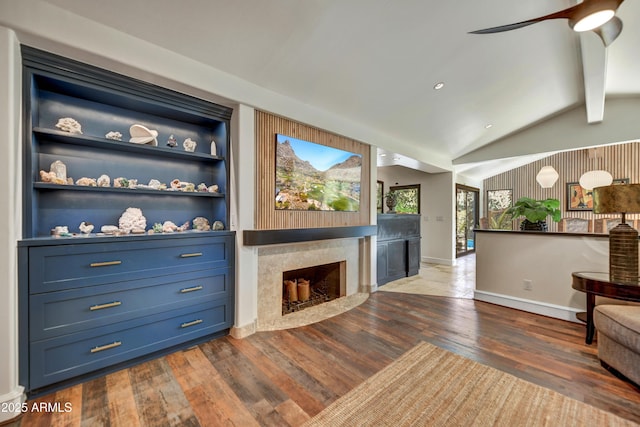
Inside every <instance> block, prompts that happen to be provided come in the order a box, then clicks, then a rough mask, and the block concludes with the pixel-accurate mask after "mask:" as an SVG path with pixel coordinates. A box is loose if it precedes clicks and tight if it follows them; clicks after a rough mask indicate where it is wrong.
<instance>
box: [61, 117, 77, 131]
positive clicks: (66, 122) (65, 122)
mask: <svg viewBox="0 0 640 427" xmlns="http://www.w3.org/2000/svg"><path fill="white" fill-rule="evenodd" d="M56 127H57V128H58V129H60V130H61V131H64V132H69V133H79V134H82V126H81V125H80V123H78V122H77V121H76V120H75V119H72V118H71V117H63V118H61V119H58V123H56Z"/></svg>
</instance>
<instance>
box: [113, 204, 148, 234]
mask: <svg viewBox="0 0 640 427" xmlns="http://www.w3.org/2000/svg"><path fill="white" fill-rule="evenodd" d="M118 225H119V228H120V231H122V232H124V233H127V234H128V233H133V234H142V233H144V232H145V229H146V228H147V219H146V218H145V217H144V215H142V210H141V209H140V208H127V210H125V211H124V213H123V214H122V215H121V216H120V219H119V220H118Z"/></svg>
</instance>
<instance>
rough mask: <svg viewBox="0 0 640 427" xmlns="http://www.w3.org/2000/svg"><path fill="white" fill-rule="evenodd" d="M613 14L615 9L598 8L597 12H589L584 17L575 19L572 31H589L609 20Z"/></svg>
mask: <svg viewBox="0 0 640 427" xmlns="http://www.w3.org/2000/svg"><path fill="white" fill-rule="evenodd" d="M615 14H616V11H615V10H612V9H606V10H599V11H597V12H594V13H591V14H589V15H587V16H585V17H584V18H581V19H580V20H578V21H576V22H575V24H573V27H572V28H573V31H577V32H583V31H591V30H593V29H594V28H598V27H599V26H601V25H603V24H605V23H607V22H609V20H610V19H611V18H613V15H615Z"/></svg>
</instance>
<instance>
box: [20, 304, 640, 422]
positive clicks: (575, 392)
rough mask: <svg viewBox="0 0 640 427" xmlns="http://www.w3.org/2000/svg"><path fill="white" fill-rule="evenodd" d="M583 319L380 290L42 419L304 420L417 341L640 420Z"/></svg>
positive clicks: (63, 395) (83, 396)
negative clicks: (333, 312)
mask: <svg viewBox="0 0 640 427" xmlns="http://www.w3.org/2000/svg"><path fill="white" fill-rule="evenodd" d="M584 333H585V330H584V326H582V325H579V324H574V323H570V322H565V321H561V320H557V319H552V318H548V317H543V316H538V315H534V314H530V313H525V312H521V311H517V310H512V309H508V308H505V307H501V306H497V305H492V304H488V303H484V302H478V301H474V300H469V299H456V298H448V297H437V296H424V295H411V294H401V293H391V292H377V293H375V294H373V295H371V297H370V298H369V299H368V300H367V301H366V302H365V303H364V304H362V305H361V306H359V307H357V308H355V309H353V310H351V311H349V312H347V313H344V314H341V315H339V316H336V317H333V318H330V319H328V320H325V321H322V322H320V323H317V324H314V325H310V326H305V327H301V328H296V329H291V330H286V331H277V332H260V333H256V334H254V335H252V336H250V337H248V338H246V339H242V340H236V339H233V338H230V337H226V338H222V339H218V340H215V341H210V342H207V343H204V344H201V345H199V346H197V347H194V348H191V349H188V350H185V351H181V352H177V353H174V354H171V355H168V356H166V357H162V358H159V359H156V360H152V361H149V362H145V363H142V364H140V365H137V366H135V367H132V368H130V369H125V370H122V371H119V372H116V373H113V374H110V375H107V376H106V377H101V378H98V379H95V380H92V381H89V382H86V383H83V384H80V385H76V386H73V387H70V388H67V389H64V390H61V391H58V392H56V393H52V394H49V395H46V396H43V397H41V398H39V399H37V400H36V401H29V402H28V403H29V405H32V404H33V403H39V402H50V403H56V402H60V403H61V404H62V405H61V406H62V408H64V404H65V403H70V404H71V407H72V410H71V411H70V412H66V413H55V414H54V413H50V412H29V413H26V414H25V415H24V416H23V417H22V418H21V420H20V421H19V422H17V423H15V425H22V426H26V427H33V426H92V427H93V426H127V427H130V426H170V425H171V426H218V425H226V426H252V425H272V426H287V425H290V426H297V425H300V424H302V423H303V422H304V421H305V420H307V419H309V418H310V417H312V416H314V415H315V414H317V413H318V412H320V411H321V410H322V409H323V408H325V407H326V406H327V405H329V404H331V403H332V402H333V401H334V400H336V399H337V398H338V397H339V396H341V395H343V394H345V393H347V392H348V391H349V390H351V389H353V388H354V387H355V386H356V385H358V384H359V383H361V382H362V381H363V380H364V379H366V378H368V377H370V376H371V375H373V374H375V373H376V372H378V371H379V370H381V369H382V368H384V367H385V366H387V365H388V364H389V363H391V362H392V361H393V360H395V359H396V358H398V357H399V356H400V355H401V354H403V353H404V352H405V351H407V350H409V349H410V348H411V347H413V346H414V345H415V344H416V343H418V342H419V341H421V340H423V341H428V342H430V343H432V344H435V345H437V346H440V347H442V348H445V349H448V350H450V351H452V352H454V353H458V354H461V355H463V356H465V357H468V358H470V359H473V360H476V361H478V362H480V363H483V364H485V365H489V366H493V367H495V368H497V369H500V370H502V371H505V372H509V373H511V374H513V375H516V376H518V377H520V378H523V379H525V380H527V381H530V382H533V383H536V384H539V385H541V386H544V387H547V388H550V389H553V390H556V391H558V392H560V393H562V394H564V395H567V396H570V397H572V398H574V399H577V400H580V401H584V402H586V403H589V404H591V405H593V406H596V407H598V408H601V409H604V410H606V411H610V412H613V413H615V414H617V415H619V416H622V417H624V418H627V419H630V420H633V421H635V422H638V423H640V390H638V389H637V388H635V387H634V386H632V385H630V384H629V383H627V382H624V381H622V380H620V379H618V378H616V377H614V376H613V375H612V374H610V373H609V372H607V371H606V370H605V369H604V368H602V367H601V366H600V363H599V361H598V358H597V341H596V342H594V344H592V345H591V346H588V345H586V344H585V343H584Z"/></svg>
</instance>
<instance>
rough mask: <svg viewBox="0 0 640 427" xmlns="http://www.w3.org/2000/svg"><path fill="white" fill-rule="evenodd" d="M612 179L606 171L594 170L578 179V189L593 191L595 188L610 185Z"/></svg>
mask: <svg viewBox="0 0 640 427" xmlns="http://www.w3.org/2000/svg"><path fill="white" fill-rule="evenodd" d="M612 182H613V177H612V176H611V174H610V173H609V172H607V171H603V170H595V171H589V172H585V173H583V174H582V176H581V177H580V187H582V188H584V189H585V190H593V189H594V188H596V187H604V186H607V185H611V183H612Z"/></svg>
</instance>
